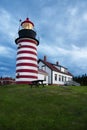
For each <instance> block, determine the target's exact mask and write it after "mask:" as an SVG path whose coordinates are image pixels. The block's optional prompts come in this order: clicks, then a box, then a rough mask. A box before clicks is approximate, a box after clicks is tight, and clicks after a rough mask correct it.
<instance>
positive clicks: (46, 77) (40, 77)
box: [38, 73, 48, 85]
mask: <svg viewBox="0 0 87 130" xmlns="http://www.w3.org/2000/svg"><path fill="white" fill-rule="evenodd" d="M38 79H39V80H45V81H44V82H43V83H44V84H46V85H48V75H43V74H40V73H38Z"/></svg>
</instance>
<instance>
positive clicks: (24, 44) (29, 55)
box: [15, 18, 39, 84]
mask: <svg viewBox="0 0 87 130" xmlns="http://www.w3.org/2000/svg"><path fill="white" fill-rule="evenodd" d="M33 28H34V24H33V23H32V22H31V21H30V20H29V18H26V20H25V21H23V22H22V23H21V29H20V30H19V32H18V35H19V37H18V38H17V39H16V40H15V42H16V44H17V46H18V47H17V59H16V83H17V84H29V83H31V81H33V80H37V78H38V65H37V45H38V44H39V41H38V40H37V39H36V32H35V31H34V29H33Z"/></svg>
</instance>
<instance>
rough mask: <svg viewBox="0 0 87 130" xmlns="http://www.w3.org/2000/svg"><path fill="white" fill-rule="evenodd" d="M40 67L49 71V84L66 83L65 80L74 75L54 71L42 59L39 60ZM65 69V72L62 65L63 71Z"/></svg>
mask: <svg viewBox="0 0 87 130" xmlns="http://www.w3.org/2000/svg"><path fill="white" fill-rule="evenodd" d="M39 69H43V70H45V71H46V72H47V73H48V84H58V85H64V83H65V81H69V80H72V76H69V75H67V74H62V73H59V72H56V71H52V70H51V69H50V68H49V67H47V66H45V64H43V63H42V62H41V61H40V62H39ZM63 71H64V72H65V68H63V67H62V72H63ZM55 74H56V75H57V79H56V80H55ZM59 77H60V79H59Z"/></svg>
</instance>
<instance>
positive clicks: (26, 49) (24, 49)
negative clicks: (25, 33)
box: [17, 48, 37, 54]
mask: <svg viewBox="0 0 87 130" xmlns="http://www.w3.org/2000/svg"><path fill="white" fill-rule="evenodd" d="M20 51H32V52H35V53H36V54H37V51H36V50H35V49H32V48H20V49H18V50H17V52H20Z"/></svg>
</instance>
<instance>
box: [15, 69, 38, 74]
mask: <svg viewBox="0 0 87 130" xmlns="http://www.w3.org/2000/svg"><path fill="white" fill-rule="evenodd" d="M18 72H30V73H38V71H36V70H29V69H19V70H16V73H18Z"/></svg>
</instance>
